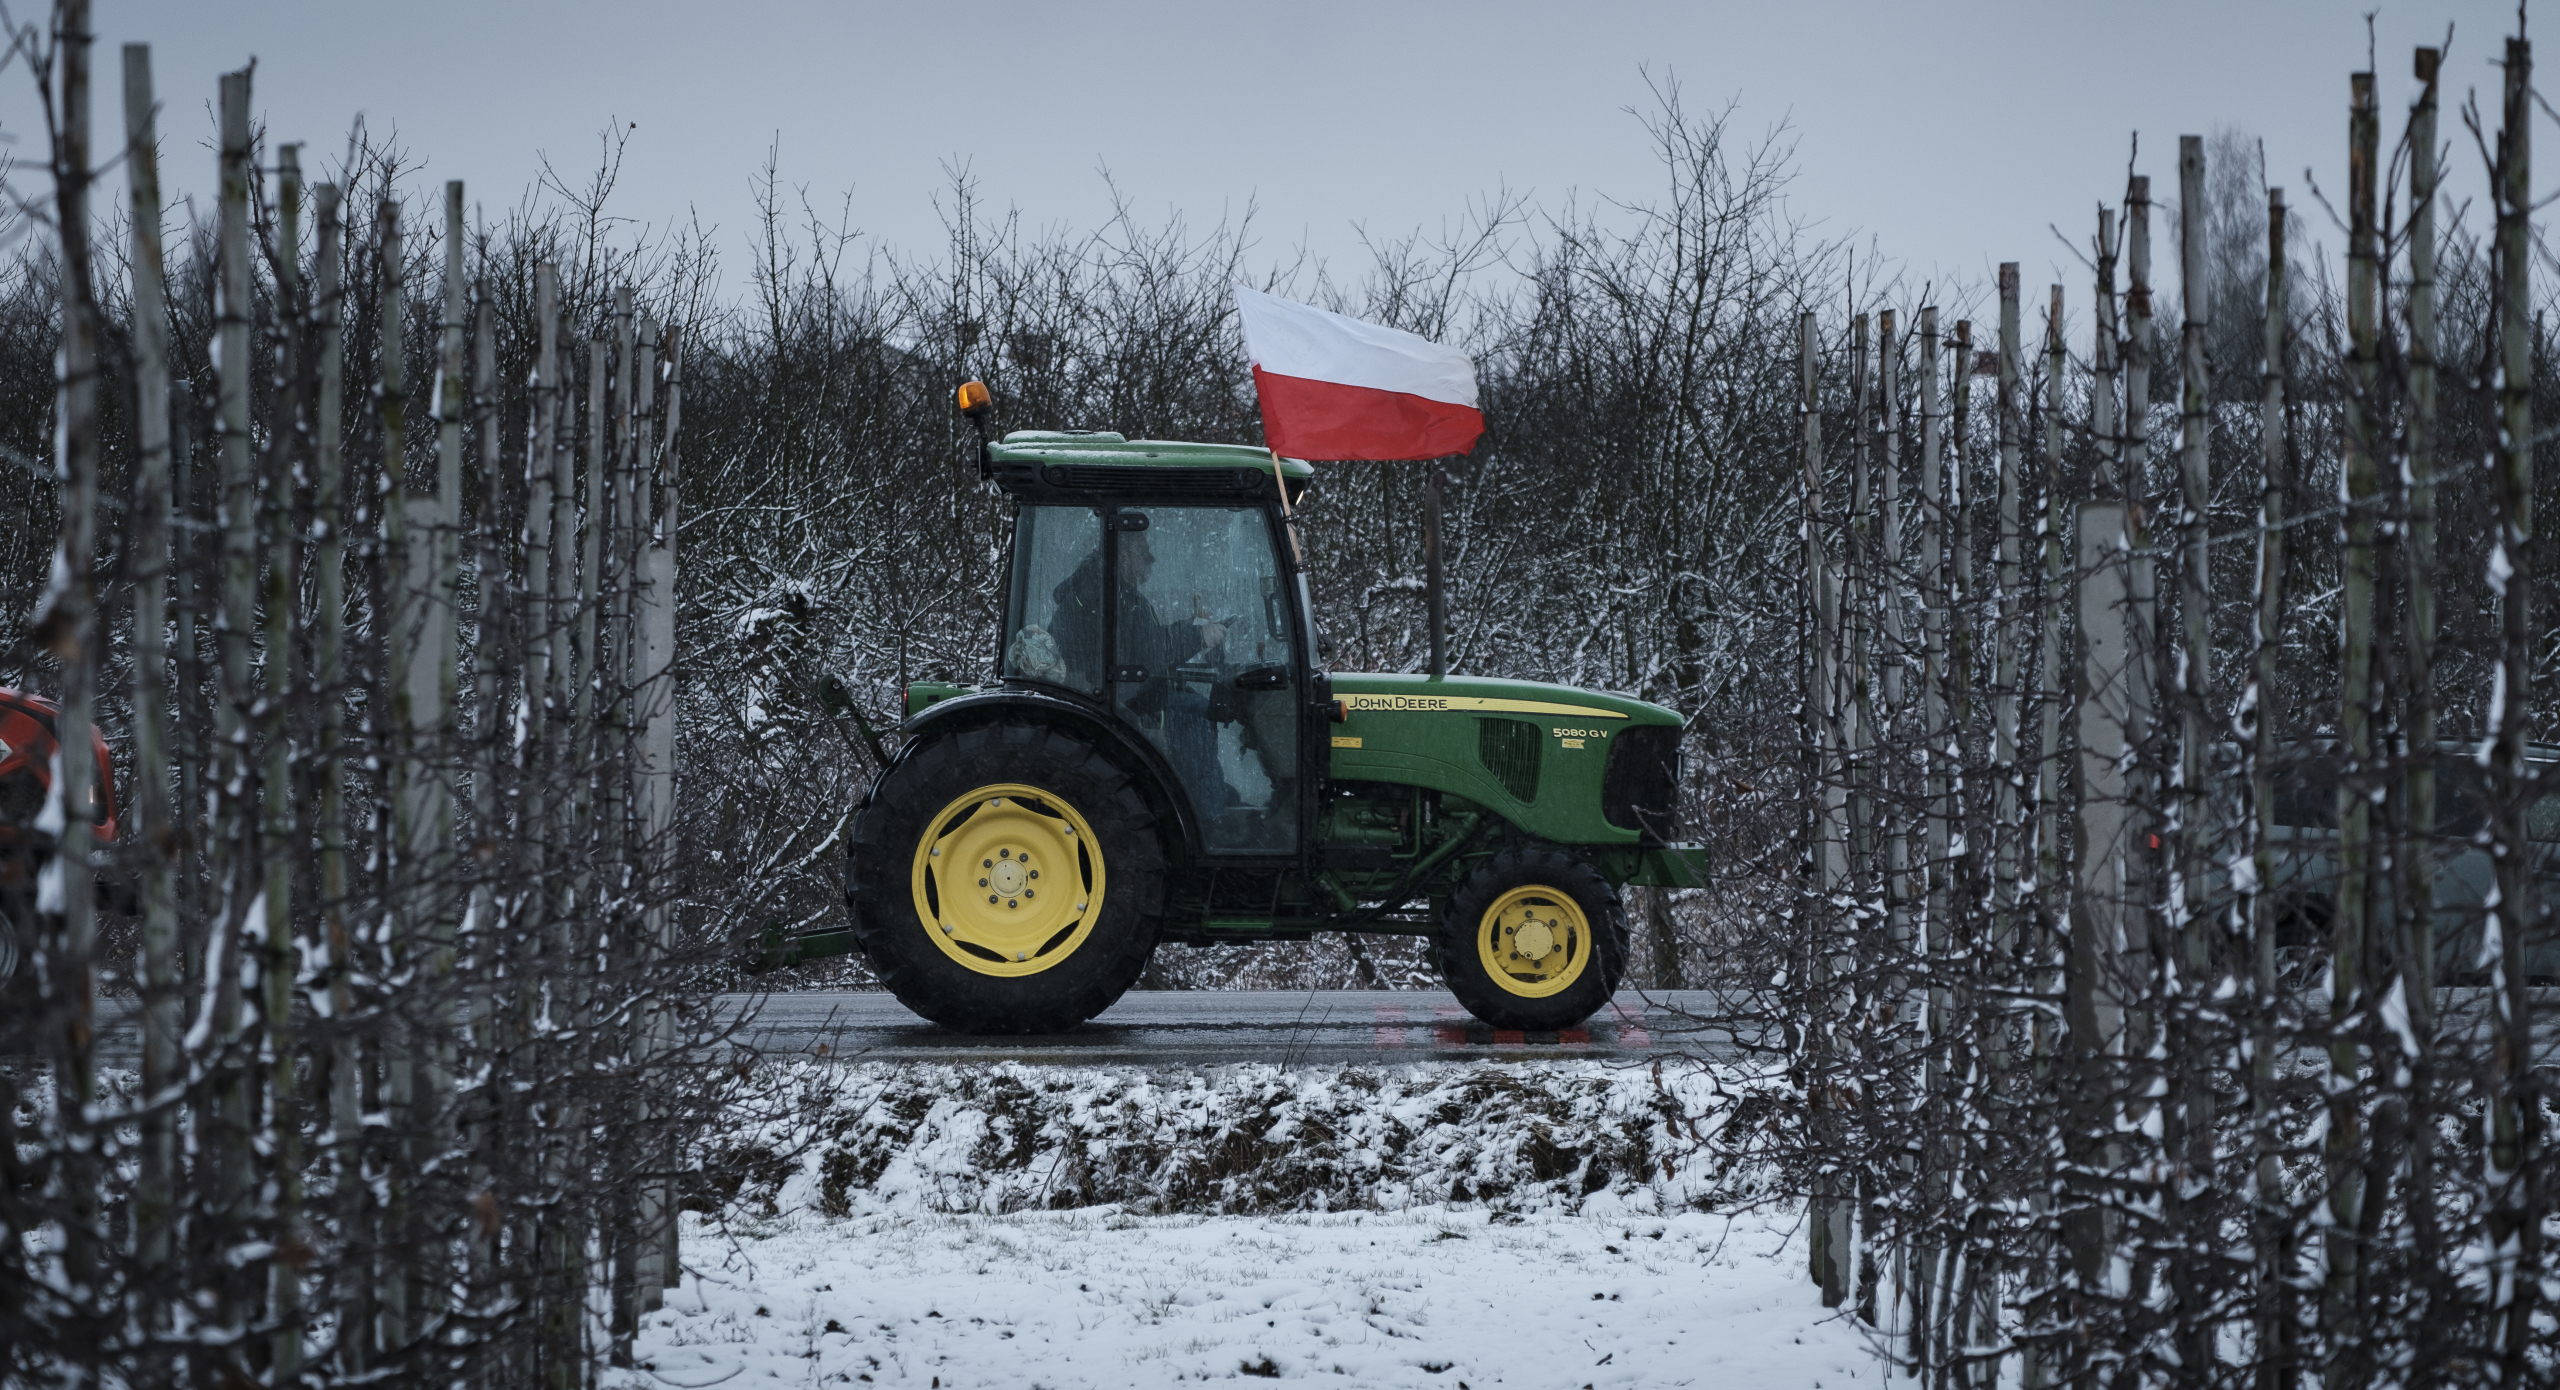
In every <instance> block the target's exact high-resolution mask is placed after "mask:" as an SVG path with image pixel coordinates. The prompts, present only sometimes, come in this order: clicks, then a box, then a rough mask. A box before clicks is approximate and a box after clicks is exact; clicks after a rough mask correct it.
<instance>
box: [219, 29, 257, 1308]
mask: <svg viewBox="0 0 2560 1390" xmlns="http://www.w3.org/2000/svg"><path fill="white" fill-rule="evenodd" d="M221 119H222V147H221V148H222V192H221V203H220V212H219V221H218V223H217V229H216V232H215V242H214V247H215V256H216V257H217V273H216V278H215V282H214V284H215V290H216V295H215V301H214V342H215V346H216V350H217V351H218V353H219V356H218V357H217V358H216V362H217V364H218V367H217V370H218V372H219V377H218V379H217V382H216V389H217V390H218V391H219V393H220V396H219V399H220V409H219V413H218V414H217V416H216V423H217V426H218V429H219V444H218V447H219V450H220V453H221V456H222V479H221V481H222V597H221V612H220V616H219V617H218V618H217V620H216V631H215V637H216V641H217V644H218V646H219V648H220V651H221V669H222V678H221V682H220V686H221V688H220V691H219V693H218V694H217V695H216V697H215V700H214V710H215V732H216V735H217V738H218V740H219V744H220V748H221V762H220V768H221V781H220V783H219V787H218V791H217V795H218V796H219V798H220V804H221V806H222V810H223V814H222V817H221V820H222V825H221V828H220V830H219V831H218V832H217V833H218V838H217V839H216V841H215V853H216V869H215V874H216V878H217V880H218V888H219V891H220V892H221V894H222V905H221V907H220V909H219V911H220V912H221V919H220V922H219V923H218V925H217V927H216V935H215V941H214V944H212V945H210V946H208V947H207V948H206V950H205V971H206V976H207V978H208V979H209V980H213V981H218V982H219V983H218V984H217V985H215V987H214V989H213V991H212V992H213V993H214V994H215V1001H216V1003H215V1014H216V1017H215V1020H214V1025H213V1030H212V1038H213V1040H214V1042H215V1043H216V1044H217V1046H218V1047H220V1048H221V1049H222V1050H224V1051H227V1050H228V1045H229V1044H231V1043H233V1042H235V1041H237V1039H238V1038H239V1036H240V1031H241V1018H240V1015H241V1008H242V1005H243V1003H244V1002H248V1001H244V1000H243V999H242V997H241V991H240V988H239V985H238V979H239V976H240V973H241V972H240V966H239V957H241V956H248V955H249V954H250V952H251V949H252V947H251V942H250V940H249V933H250V932H252V931H254V930H257V929H258V928H259V927H261V926H262V925H263V924H262V923H260V922H258V921H256V920H254V919H253V918H252V917H251V909H252V908H254V907H255V906H256V901H257V894H258V889H259V877H258V865H257V854H258V843H257V832H258V808H257V802H256V801H255V800H254V799H253V795H254V792H255V789H256V772H257V765H256V763H255V762H254V761H252V759H251V757H250V753H251V751H252V749H251V723H250V718H249V716H250V712H251V711H252V710H253V709H254V708H255V707H256V705H257V703H258V695H257V692H256V690H255V689H254V688H253V686H252V684H251V681H252V677H251V674H250V654H251V646H250V644H251V640H252V638H253V637H254V636H255V635H256V633H257V630H258V539H259V537H258V472H257V466H256V462H255V458H254V456H253V454H252V453H251V436H250V418H249V410H250V400H251V392H252V389H253V385H254V382H255V378H256V369H255V367H254V366H252V364H251V362H252V359H251V357H250V346H249V343H250V328H251V325H252V324H253V322H254V320H255V318H256V314H257V307H256V301H255V295H254V292H255V281H254V276H253V272H252V268H251V265H250V260H249V254H250V253H249V202H250V187H249V184H250V180H251V179H252V178H254V177H255V169H254V168H253V166H252V164H251V162H250V155H251V150H250V143H249V140H250V136H249V73H248V72H247V71H246V70H243V71H240V72H233V73H225V74H223V77H222V117H221ZM252 1085H253V1079H252V1077H251V1076H250V1074H249V1073H248V1072H247V1070H246V1068H240V1067H225V1068H224V1069H223V1070H221V1071H220V1072H218V1073H217V1079H216V1081H215V1083H214V1111H215V1116H214V1124H215V1125H216V1127H217V1129H218V1131H219V1132H218V1135H217V1136H216V1141H215V1147H216V1149H217V1153H218V1158H217V1161H216V1168H217V1175H218V1176H217V1179H216V1183H215V1191H216V1194H217V1196H216V1202H217V1205H218V1207H219V1209H220V1210H222V1211H224V1212H226V1213H228V1214H229V1215H230V1217H231V1219H233V1220H236V1221H240V1222H243V1223H244V1224H245V1222H246V1221H247V1219H248V1214H249V1213H248V1203H249V1201H250V1200H251V1197H252V1194H253V1192H254V1191H255V1167H256V1157H257V1155H256V1149H255V1144H256V1136H255V1135H254V1134H253V1133H251V1128H252V1124H253V1120H252V1110H253V1100H252V1097H251V1094H250V1091H251V1087H252ZM217 1297H218V1298H219V1299H220V1300H221V1301H222V1303H223V1305H224V1311H223V1315H222V1318H223V1321H224V1322H225V1323H226V1324H227V1325H228V1326H229V1327H230V1328H232V1329H234V1330H242V1331H243V1332H244V1335H245V1323H246V1320H247V1318H248V1316H249V1312H248V1305H249V1304H250V1303H252V1302H254V1301H255V1300H254V1299H253V1298H249V1297H244V1296H242V1294H241V1293H240V1292H239V1291H237V1290H235V1289H231V1288H227V1287H226V1288H223V1289H220V1290H219V1291H218V1294H217ZM239 1354H240V1351H239V1349H237V1348H236V1347H235V1349H234V1350H233V1351H232V1352H231V1353H230V1355H232V1356H235V1357H236V1356H239Z"/></svg>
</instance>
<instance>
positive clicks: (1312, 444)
mask: <svg viewBox="0 0 2560 1390" xmlns="http://www.w3.org/2000/svg"><path fill="white" fill-rule="evenodd" d="M1236 312H1237V314H1238V315H1239V316H1240V317H1241V318H1242V319H1243V320H1244V346H1245V355H1246V356H1247V357H1249V358H1251V359H1252V361H1253V386H1254V390H1255V391H1256V392H1258V393H1260V395H1261V397H1262V436H1263V438H1264V439H1265V440H1267V441H1269V443H1270V445H1271V447H1272V449H1274V450H1275V451H1277V452H1279V453H1282V454H1286V455H1288V456H1289V457H1291V458H1301V459H1372V460H1379V461H1388V460H1397V459H1431V458H1439V457H1441V456H1442V455H1444V454H1463V453H1466V452H1467V451H1468V450H1470V449H1473V448H1474V447H1475V444H1476V439H1477V437H1478V436H1480V435H1482V434H1483V433H1484V412H1483V411H1482V410H1481V409H1479V408H1478V407H1477V405H1476V364H1475V360H1474V359H1473V358H1471V357H1469V356H1467V355H1466V354H1465V353H1464V352H1461V351H1459V350H1458V349H1456V348H1453V347H1447V346H1444V345H1442V344H1439V343H1435V342H1433V341H1431V340H1430V339H1428V338H1425V337H1422V336H1421V335H1419V334H1415V333H1407V332H1405V331H1404V330H1403V329H1400V328H1386V327H1382V326H1380V325H1378V324H1374V323H1367V322H1364V321H1362V320H1360V319H1355V318H1349V317H1346V316H1344V315H1341V314H1336V313H1329V312H1327V311H1325V310H1323V309H1318V308H1315V307H1313V306H1312V305H1306V304H1299V303H1296V302H1294V301H1291V300H1286V299H1281V298H1278V297H1276V296H1273V295H1268V294H1264V293H1263V292H1262V291H1260V290H1256V289H1249V288H1247V287H1245V286H1243V285H1238V286H1236Z"/></svg>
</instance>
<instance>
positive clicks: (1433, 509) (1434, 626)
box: [1422, 459, 1449, 680]
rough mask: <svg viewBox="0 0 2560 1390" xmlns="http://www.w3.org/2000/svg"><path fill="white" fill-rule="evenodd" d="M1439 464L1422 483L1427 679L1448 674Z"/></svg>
mask: <svg viewBox="0 0 2560 1390" xmlns="http://www.w3.org/2000/svg"><path fill="white" fill-rule="evenodd" d="M1443 476H1444V475H1443V474H1442V473H1441V471H1440V460H1438V459H1433V460H1432V461H1431V472H1430V474H1429V476H1427V477H1425V478H1424V479H1423V482H1422V582H1423V586H1424V587H1423V594H1424V606H1425V610H1426V612H1427V614H1428V617H1429V620H1430V623H1431V678H1432V679H1433V680H1439V679H1440V678H1441V677H1443V676H1446V675H1448V674H1449V645H1448V630H1449V606H1448V600H1447V598H1446V596H1445V595H1444V594H1443V593H1442V592H1441V589H1440V486H1441V483H1442V481H1443Z"/></svg>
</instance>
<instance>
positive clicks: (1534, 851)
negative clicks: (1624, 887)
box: [1433, 845, 1627, 1032]
mask: <svg viewBox="0 0 2560 1390" xmlns="http://www.w3.org/2000/svg"><path fill="white" fill-rule="evenodd" d="M1506 902H1511V903H1521V902H1526V903H1529V904H1532V905H1534V907H1533V910H1536V911H1543V912H1547V913H1549V914H1550V920H1552V919H1553V916H1554V915H1555V914H1557V913H1560V912H1561V911H1562V909H1563V908H1564V906H1565V904H1567V903H1570V904H1571V907H1572V909H1573V911H1574V912H1575V913H1578V914H1579V915H1580V917H1581V920H1582V922H1583V924H1584V925H1585V927H1586V928H1587V938H1586V939H1585V940H1584V941H1582V942H1578V943H1571V944H1569V945H1560V946H1558V947H1556V948H1555V949H1558V950H1565V951H1575V950H1578V951H1584V952H1587V956H1586V957H1585V958H1584V959H1583V960H1582V961H1580V962H1579V964H1578V968H1575V969H1574V970H1573V973H1572V974H1571V976H1570V978H1569V980H1568V981H1567V982H1566V983H1565V984H1564V985H1563V986H1562V987H1561V988H1559V989H1557V990H1555V992H1553V993H1550V994H1545V995H1542V996H1532V995H1530V994H1525V993H1523V992H1522V990H1523V989H1524V988H1536V987H1538V986H1536V985H1531V984H1527V983H1526V982H1524V981H1522V980H1520V979H1518V978H1516V977H1515V978H1513V979H1511V980H1509V981H1507V982H1506V981H1505V980H1501V979H1497V978H1495V972H1494V971H1493V970H1492V969H1490V968H1489V967H1488V966H1487V964H1486V961H1485V956H1486V954H1487V952H1486V951H1485V950H1483V949H1480V948H1479V943H1478V937H1479V935H1480V934H1481V933H1484V932H1486V931H1487V930H1489V929H1493V926H1492V924H1491V923H1488V921H1487V916H1488V914H1489V913H1492V912H1494V911H1495V909H1497V908H1498V907H1500V906H1501V905H1503V904H1504V903H1506ZM1433 945H1434V948H1435V953H1436V954H1437V955H1438V957H1439V962H1440V976H1441V978H1442V979H1443V980H1445V981H1447V982H1448V985H1449V992H1450V993H1452V994H1455V995H1457V996H1458V1002H1459V1003H1461V1004H1463V1005H1465V1006H1466V1008H1467V1012H1468V1013H1471V1014H1474V1015H1475V1016H1476V1017H1477V1018H1479V1019H1482V1020H1483V1021H1484V1022H1486V1023H1488V1024H1490V1025H1492V1026H1493V1027H1496V1028H1506V1029H1509V1028H1516V1029H1520V1030H1522V1031H1524V1032H1525V1031H1538V1032H1547V1031H1552V1030H1554V1029H1558V1028H1571V1027H1573V1026H1575V1025H1576V1024H1579V1023H1581V1022H1582V1021H1583V1020H1584V1019H1587V1018H1589V1017H1591V1016H1592V1015H1593V1014H1595V1013H1598V1012H1599V1011H1600V1010H1601V1009H1602V1008H1604V1007H1606V1006H1607V1004H1608V1002H1609V996H1611V995H1613V994H1615V993H1617V991H1618V982H1619V981H1620V980H1621V979H1624V978H1625V976H1626V973H1627V913H1626V908H1625V907H1624V906H1623V905H1621V904H1620V903H1619V901H1618V890H1617V889H1616V888H1614V887H1612V886H1610V883H1609V880H1608V879H1606V878H1603V877H1601V874H1600V871H1599V870H1598V869H1595V868H1593V867H1591V866H1590V865H1589V864H1587V863H1584V862H1583V861H1582V860H1580V859H1576V858H1575V857H1573V856H1572V855H1570V854H1567V853H1565V852H1564V851H1563V850H1560V849H1557V848H1555V847H1553V846H1550V845H1531V846H1526V847H1523V848H1517V849H1506V850H1503V851H1502V852H1500V853H1498V854H1496V855H1494V856H1493V857H1491V858H1489V859H1487V860H1485V861H1484V862H1483V863H1482V864H1480V865H1478V866H1477V867H1476V869H1475V871H1474V872H1473V873H1470V874H1468V875H1467V877H1466V879H1465V881H1464V882H1461V883H1460V884H1459V885H1458V891H1457V892H1455V893H1453V894H1451V895H1450V897H1449V908H1448V911H1447V913H1446V914H1445V915H1444V916H1443V917H1442V918H1441V920H1440V930H1439V932H1438V933H1437V934H1436V936H1435V937H1434V939H1433ZM1567 959H1568V961H1570V956H1569V955H1568V956H1567Z"/></svg>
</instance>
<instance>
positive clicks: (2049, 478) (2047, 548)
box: [2035, 285, 2069, 1053]
mask: <svg viewBox="0 0 2560 1390" xmlns="http://www.w3.org/2000/svg"><path fill="white" fill-rule="evenodd" d="M2044 364H2045V365H2044V499H2043V502H2044V506H2043V511H2042V512H2041V513H2040V514H2039V515H2038V517H2037V518H2036V531H2037V534H2038V535H2039V536H2040V538H2041V540H2042V544H2043V548H2044V586H2043V603H2042V604H2041V605H2039V607H2038V610H2037V611H2038V617H2037V620H2036V712H2037V730H2036V840H2035V844H2036V848H2035V874H2036V904H2037V910H2038V916H2039V918H2040V927H2041V929H2042V930H2044V931H2048V932H2050V931H2052V930H2053V929H2054V928H2055V927H2056V925H2057V924H2058V923H2059V921H2060V911H2061V907H2062V904H2063V902H2064V900H2065V897H2066V893H2065V889H2064V886H2063V884H2062V882H2061V875H2062V867H2061V866H2062V858H2061V856H2062V826H2061V821H2060V819H2059V811H2058V809H2057V808H2058V807H2059V806H2060V805H2061V796H2060V781H2061V777H2060V774H2061V770H2062V690H2063V687H2062V628H2063V622H2064V607H2063V598H2064V593H2063V582H2064V581H2063V567H2062V377H2063V372H2064V370H2065V369H2066V368H2067V367H2068V365H2069V361H2068V359H2067V358H2066V357H2065V356H2064V355H2063V350H2062V286H2060V285H2055V286H2054V287H2053V293H2052V304H2051V306H2050V307H2049V308H2048V309H2047V310H2046V311H2045V338H2044ZM2039 949H2040V950H2041V949H2043V946H2042V945H2039ZM2053 983H2054V984H2055V985H2056V986H2058V985H2059V983H2060V982H2059V981H2058V980H2057V981H2054V982H2053ZM2052 992H2057V993H2058V992H2059V991H2058V989H2057V990H2055V991H2052ZM2037 1029H2038V1036H2039V1039H2040V1041H2039V1043H2038V1047H2037V1051H2038V1052H2039V1053H2042V1052H2046V1051H2049V1050H2050V1047H2049V1044H2050V1042H2051V1032H2052V1029H2051V1027H2050V1025H2049V1024H2048V1023H2047V1022H2045V1021H2044V1020H2042V1019H2040V1020H2039V1021H2038V1024H2037Z"/></svg>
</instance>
